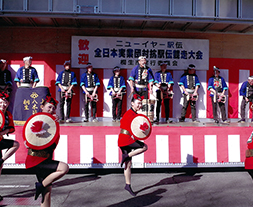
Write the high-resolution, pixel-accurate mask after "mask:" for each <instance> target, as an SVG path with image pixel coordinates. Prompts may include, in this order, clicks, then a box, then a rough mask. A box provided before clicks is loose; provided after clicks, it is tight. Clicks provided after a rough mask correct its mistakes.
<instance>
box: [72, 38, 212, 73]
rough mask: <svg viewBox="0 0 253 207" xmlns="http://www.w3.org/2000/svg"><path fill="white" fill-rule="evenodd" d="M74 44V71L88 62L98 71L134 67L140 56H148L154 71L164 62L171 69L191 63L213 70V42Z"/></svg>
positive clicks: (84, 40)
mask: <svg viewBox="0 0 253 207" xmlns="http://www.w3.org/2000/svg"><path fill="white" fill-rule="evenodd" d="M71 44H72V45H71V66H72V67H73V68H85V67H86V64H87V63H88V62H90V63H92V65H93V67H94V68H114V67H115V66H119V67H121V68H133V67H134V66H135V65H137V64H138V57H139V56H146V58H147V65H148V66H149V67H151V68H152V69H156V68H159V64H160V63H161V62H164V61H166V62H167V64H168V69H171V70H185V69H187V67H188V65H189V64H194V65H195V66H196V69H197V70H208V68H209V40H202V39H162V38H127V37H90V36H72V43H71Z"/></svg>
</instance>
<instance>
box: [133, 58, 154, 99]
mask: <svg viewBox="0 0 253 207" xmlns="http://www.w3.org/2000/svg"><path fill="white" fill-rule="evenodd" d="M138 63H139V64H138V65H137V66H135V67H134V68H133V69H132V71H131V73H130V77H129V82H130V87H131V93H137V94H139V95H140V96H144V97H145V99H148V93H150V94H152V93H153V92H152V89H153V82H154V75H153V73H152V70H151V68H149V67H147V65H146V63H147V60H146V57H145V56H140V57H139V58H138Z"/></svg>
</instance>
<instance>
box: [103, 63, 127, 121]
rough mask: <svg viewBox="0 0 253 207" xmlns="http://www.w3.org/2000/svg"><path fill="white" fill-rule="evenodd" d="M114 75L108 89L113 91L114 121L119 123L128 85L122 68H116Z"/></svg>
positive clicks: (111, 93)
mask: <svg viewBox="0 0 253 207" xmlns="http://www.w3.org/2000/svg"><path fill="white" fill-rule="evenodd" d="M113 73H114V75H113V76H112V77H111V78H110V80H109V83H108V86H107V89H108V90H111V92H110V95H111V96H112V121H113V122H115V121H117V122H119V121H120V116H121V111H122V100H123V95H124V94H123V92H125V90H126V83H125V79H124V77H123V76H121V75H120V67H118V66H116V67H114V69H113ZM117 108H118V110H117ZM116 110H117V113H116Z"/></svg>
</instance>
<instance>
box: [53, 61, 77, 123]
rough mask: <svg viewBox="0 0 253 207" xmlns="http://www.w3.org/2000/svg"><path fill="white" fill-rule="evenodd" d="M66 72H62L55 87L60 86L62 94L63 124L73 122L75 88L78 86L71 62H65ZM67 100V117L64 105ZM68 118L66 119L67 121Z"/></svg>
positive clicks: (61, 110)
mask: <svg viewBox="0 0 253 207" xmlns="http://www.w3.org/2000/svg"><path fill="white" fill-rule="evenodd" d="M64 68H65V69H64V71H61V72H60V73H59V75H58V77H57V79H56V83H55V85H58V86H59V90H58V91H59V92H60V113H61V120H60V121H61V122H64V120H66V122H72V120H71V119H70V110H71V102H72V98H73V90H72V89H73V87H74V86H76V85H77V80H76V75H75V73H74V72H73V71H71V70H70V60H69V61H65V63H64ZM65 100H66V102H67V114H66V117H65V113H64V104H65ZM65 118H66V119H65Z"/></svg>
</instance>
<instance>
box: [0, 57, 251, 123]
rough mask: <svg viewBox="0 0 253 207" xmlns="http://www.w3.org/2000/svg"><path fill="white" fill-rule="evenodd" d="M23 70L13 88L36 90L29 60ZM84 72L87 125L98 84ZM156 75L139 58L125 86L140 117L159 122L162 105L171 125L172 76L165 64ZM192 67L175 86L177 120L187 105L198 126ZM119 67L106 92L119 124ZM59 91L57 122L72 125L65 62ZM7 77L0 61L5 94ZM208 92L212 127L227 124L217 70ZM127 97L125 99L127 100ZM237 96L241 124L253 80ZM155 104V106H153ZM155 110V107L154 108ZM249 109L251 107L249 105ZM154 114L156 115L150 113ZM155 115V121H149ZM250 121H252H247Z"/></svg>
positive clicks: (70, 75) (70, 80)
mask: <svg viewBox="0 0 253 207" xmlns="http://www.w3.org/2000/svg"><path fill="white" fill-rule="evenodd" d="M23 61H24V66H22V67H20V68H19V69H18V71H17V73H16V76H15V78H14V82H15V83H16V85H17V87H20V86H22V87H33V88H34V87H36V85H37V83H38V82H39V81H40V80H39V77H38V73H37V70H36V69H35V68H34V67H32V66H31V65H32V57H30V56H28V57H24V58H23ZM86 69H87V71H86V72H85V73H83V74H82V75H81V79H80V87H81V88H82V91H83V93H84V95H85V104H84V111H85V118H84V119H83V121H84V122H88V121H89V104H90V105H91V108H92V116H93V117H92V121H93V122H97V121H98V119H97V118H96V113H97V101H98V94H97V92H98V87H99V86H100V81H99V77H98V75H97V74H96V73H95V72H94V70H93V66H92V64H91V63H88V64H87V67H86ZM160 69H161V70H160V71H158V72H156V73H155V74H153V72H152V70H151V68H149V67H148V66H147V65H146V57H144V56H140V57H139V59H138V65H137V66H135V67H134V68H133V69H132V71H131V74H130V77H129V78H128V82H129V85H130V89H131V95H132V94H135V93H136V94H139V95H140V96H143V97H144V99H143V103H142V104H143V107H142V109H141V110H140V113H143V114H146V115H148V116H149V118H150V120H151V121H152V122H154V123H159V122H160V111H161V105H162V104H163V105H164V107H163V108H164V110H165V118H166V122H168V123H171V122H172V121H171V120H170V119H169V114H170V100H171V99H172V98H173V94H174V93H173V87H172V86H173V85H174V81H173V78H172V75H171V73H170V72H169V71H167V63H166V61H165V62H161V63H160ZM195 69H196V68H195V65H193V64H190V65H189V66H188V68H187V70H186V71H184V73H183V74H182V76H181V77H180V80H179V81H178V85H179V87H180V90H181V91H182V96H183V106H182V110H181V117H180V118H179V122H184V121H185V116H186V111H187V108H188V106H189V104H190V108H191V115H192V121H193V122H199V120H198V119H197V117H196V103H197V101H198V90H199V88H200V87H201V84H200V82H199V79H198V76H197V75H196V73H195ZM120 70H121V69H120V67H118V66H116V67H114V69H113V75H112V76H111V78H110V80H109V83H108V86H107V89H108V90H109V91H110V96H111V97H112V121H113V122H119V121H120V118H121V116H122V100H123V98H124V94H126V88H127V87H126V80H125V79H124V77H123V76H121V75H120ZM55 84H56V85H57V86H58V87H59V90H58V91H59V93H60V100H59V102H60V122H72V120H71V119H70V111H71V102H72V98H73V95H74V94H75V93H74V91H73V88H74V87H75V86H77V85H78V82H77V78H76V75H75V73H74V72H73V71H72V70H71V62H70V61H65V63H64V70H63V71H61V72H60V73H59V75H58V77H57V79H56V83H55ZM11 86H12V79H11V73H10V71H9V70H8V69H7V61H6V60H3V59H1V60H0V90H1V91H5V92H7V93H8V94H10V93H11V91H12V87H11ZM153 86H156V91H155V92H154V94H153ZM208 90H209V91H210V98H211V101H212V108H213V119H214V122H215V123H219V122H220V121H221V122H223V123H229V121H228V119H227V115H226V109H225V102H226V94H225V93H226V91H227V90H228V87H227V84H226V81H225V79H224V78H223V77H221V76H220V69H219V68H217V67H215V66H214V68H213V75H212V76H211V77H210V78H209V80H208ZM131 95H130V96H129V98H130V97H131ZM240 96H242V97H243V99H242V102H241V119H240V120H239V122H241V123H243V122H245V120H246V119H245V109H246V106H247V104H248V103H249V102H252V101H253V77H249V78H248V80H247V81H245V82H244V83H243V84H242V86H241V88H240ZM155 102H156V105H155ZM65 104H66V105H67V106H66V108H67V111H66V113H65V112H64V105H65ZM155 106H156V107H155ZM252 106H253V105H252ZM218 107H219V108H220V112H221V120H219V117H218V114H217V111H218ZM154 112H156V113H154ZM154 114H156V117H153V116H154ZM251 121H253V119H252V120H251Z"/></svg>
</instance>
